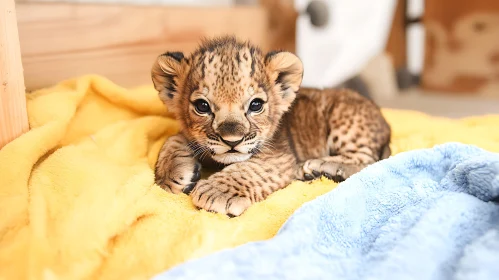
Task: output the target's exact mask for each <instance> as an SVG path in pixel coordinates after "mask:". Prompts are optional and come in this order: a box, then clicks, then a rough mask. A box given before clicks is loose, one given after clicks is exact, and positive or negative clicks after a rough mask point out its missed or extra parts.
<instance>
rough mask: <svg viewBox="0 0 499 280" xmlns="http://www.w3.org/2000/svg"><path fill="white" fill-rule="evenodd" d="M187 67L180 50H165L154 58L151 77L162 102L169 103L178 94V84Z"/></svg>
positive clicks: (186, 61)
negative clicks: (165, 51)
mask: <svg viewBox="0 0 499 280" xmlns="http://www.w3.org/2000/svg"><path fill="white" fill-rule="evenodd" d="M187 68H188V60H187V59H186V58H185V57H184V54H183V53H181V52H167V53H164V54H162V55H160V56H159V57H158V58H157V59H156V62H155V63H154V65H153V67H152V70H151V77H152V82H153V84H154V87H155V88H156V90H157V91H158V93H159V98H160V99H161V100H162V101H163V102H165V103H169V102H171V101H172V100H173V99H175V97H176V96H178V86H179V84H180V81H181V79H182V78H183V76H184V74H185V73H187Z"/></svg>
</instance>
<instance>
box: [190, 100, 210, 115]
mask: <svg viewBox="0 0 499 280" xmlns="http://www.w3.org/2000/svg"><path fill="white" fill-rule="evenodd" d="M193 104H194V108H196V111H197V112H198V113H200V114H208V113H210V112H211V110H210V105H209V104H208V102H206V100H203V99H198V100H196V101H194V103H193Z"/></svg>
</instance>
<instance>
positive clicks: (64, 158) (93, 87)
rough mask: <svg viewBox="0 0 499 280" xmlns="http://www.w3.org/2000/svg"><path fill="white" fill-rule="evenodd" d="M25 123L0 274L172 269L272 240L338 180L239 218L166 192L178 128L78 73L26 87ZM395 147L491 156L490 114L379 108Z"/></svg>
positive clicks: (282, 194) (0, 242)
mask: <svg viewBox="0 0 499 280" xmlns="http://www.w3.org/2000/svg"><path fill="white" fill-rule="evenodd" d="M27 98H28V111H29V121H30V125H31V131H30V132H28V133H26V134H25V135H23V136H21V137H20V138H18V139H16V140H15V141H13V142H12V143H10V144H9V145H7V146H6V147H5V148H3V149H2V150H1V151H0V170H1V171H0V172H1V175H0V216H1V219H0V267H1V269H0V278H1V279H25V278H31V279H147V278H149V277H150V276H152V275H154V274H156V273H158V272H161V271H163V270H166V269H168V268H170V267H172V266H173V265H176V264H179V263H181V262H184V261H186V260H188V259H192V258H197V257H200V256H203V255H206V254H209V253H212V252H214V251H216V250H219V249H222V248H227V247H233V246H236V245H239V244H242V243H245V242H248V241H255V240H263V239H267V238H271V237H272V236H273V235H274V234H275V233H276V232H277V230H278V229H279V227H280V226H281V225H282V223H283V222H284V221H285V220H286V219H287V218H288V217H289V215H290V214H291V213H292V212H293V211H294V210H295V209H297V208H298V207H299V206H300V205H302V204H303V203H304V202H306V201H310V200H312V199H313V198H315V197H317V196H318V195H321V194H324V193H326V192H328V191H330V190H331V189H333V188H334V187H335V184H334V183H331V182H329V181H327V180H318V181H316V182H314V183H312V184H307V183H301V182H295V183H293V184H291V185H290V186H289V187H287V188H286V189H284V190H281V191H278V192H276V193H275V194H273V195H271V197H270V198H269V199H268V200H266V201H264V202H261V203H258V204H256V205H254V206H252V207H250V209H249V210H247V212H246V213H245V214H243V215H242V216H241V217H238V218H234V219H229V218H227V217H226V216H222V215H218V214H213V213H207V212H205V211H197V210H196V209H195V208H194V207H193V206H192V204H191V202H190V200H189V198H188V197H187V196H186V195H183V194H182V195H172V194H168V193H165V192H164V191H162V190H161V189H160V188H159V187H158V186H156V185H154V182H153V166H154V163H155V160H156V156H157V154H158V152H159V149H160V148H161V145H162V143H163V142H164V141H165V139H166V137H168V136H169V135H172V134H175V133H176V132H177V131H178V129H179V127H178V125H177V123H176V122H175V121H173V120H172V119H171V118H170V117H169V114H168V112H167V110H166V109H165V107H164V106H163V105H162V104H161V102H160V101H159V99H158V97H157V94H156V92H155V91H154V89H153V88H152V87H149V86H148V87H142V88H137V89H133V90H126V89H123V88H121V87H118V86H116V85H115V84H113V83H111V82H110V81H108V80H106V79H104V78H102V77H98V76H85V77H81V78H78V79H74V80H69V81H65V82H62V83H60V84H59V85H57V86H55V87H52V88H48V89H44V90H40V91H37V92H33V93H30V94H28V95H27ZM384 114H385V115H386V117H387V119H388V121H389V122H390V124H391V125H392V128H393V144H392V150H393V152H394V153H399V152H402V151H406V150H411V149H416V148H425V147H431V146H433V145H434V144H438V143H443V142H446V141H460V142H464V143H471V144H476V145H478V146H480V147H483V148H485V149H488V150H491V151H496V152H499V130H498V129H497V124H498V123H499V115H498V116H487V117H477V118H468V119H464V120H459V121H458V120H448V119H441V118H434V117H429V116H427V115H424V114H420V113H417V112H408V111H394V110H384Z"/></svg>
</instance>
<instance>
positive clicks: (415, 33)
mask: <svg viewBox="0 0 499 280" xmlns="http://www.w3.org/2000/svg"><path fill="white" fill-rule="evenodd" d="M424 2H425V0H408V1H407V17H408V18H410V19H414V18H422V17H423V14H424ZM406 40H407V69H408V70H409V72H410V73H411V74H413V75H420V74H421V72H422V71H423V62H424V40H425V30H424V26H423V24H421V23H414V24H411V25H409V27H407V30H406Z"/></svg>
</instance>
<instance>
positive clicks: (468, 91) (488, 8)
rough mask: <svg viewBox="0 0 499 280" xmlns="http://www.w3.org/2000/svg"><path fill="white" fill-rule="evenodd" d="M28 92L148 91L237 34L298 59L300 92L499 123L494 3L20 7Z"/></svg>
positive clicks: (365, 0)
mask: <svg viewBox="0 0 499 280" xmlns="http://www.w3.org/2000/svg"><path fill="white" fill-rule="evenodd" d="M16 9H17V19H18V28H19V37H20V43H21V53H22V59H23V66H24V71H25V79H26V86H27V89H28V90H34V89H38V88H41V87H46V86H50V85H52V84H54V83H57V82H59V81H61V80H63V79H67V78H72V77H75V76H79V75H84V74H99V75H103V76H105V77H107V78H109V79H111V80H112V81H114V82H115V83H118V84H119V85H121V86H125V87H133V86H140V85H148V84H150V76H149V71H150V67H151V65H152V62H153V61H154V59H155V57H156V56H157V55H159V54H161V53H163V52H165V51H167V50H170V51H173V50H181V51H184V52H190V51H192V50H193V49H194V48H195V47H196V46H197V44H198V43H199V40H200V39H201V38H202V37H205V36H213V35H219V34H226V33H231V34H235V35H237V36H238V37H240V38H242V39H250V40H251V41H253V42H254V43H255V44H258V45H260V46H261V47H262V49H264V50H265V51H268V50H272V49H284V50H288V51H292V52H295V53H296V54H297V55H298V56H299V57H300V58H301V59H302V60H303V63H304V66H305V76H304V81H303V85H304V86H313V87H349V88H353V89H356V90H358V91H359V92H361V93H362V94H363V95H365V96H368V97H369V98H372V99H373V100H375V101H376V102H378V104H380V106H382V107H389V108H398V109H411V110H418V111H422V112H425V113H429V114H432V115H437V116H445V117H452V118H455V117H463V116H470V115H482V114H491V113H496V114H497V113H499V1H497V0H474V1H469V0H426V1H425V0H400V1H396V0H376V1H372V0H322V1H319V0H101V1H99V0H57V1H54V0H51V1H49V0H16Z"/></svg>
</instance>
